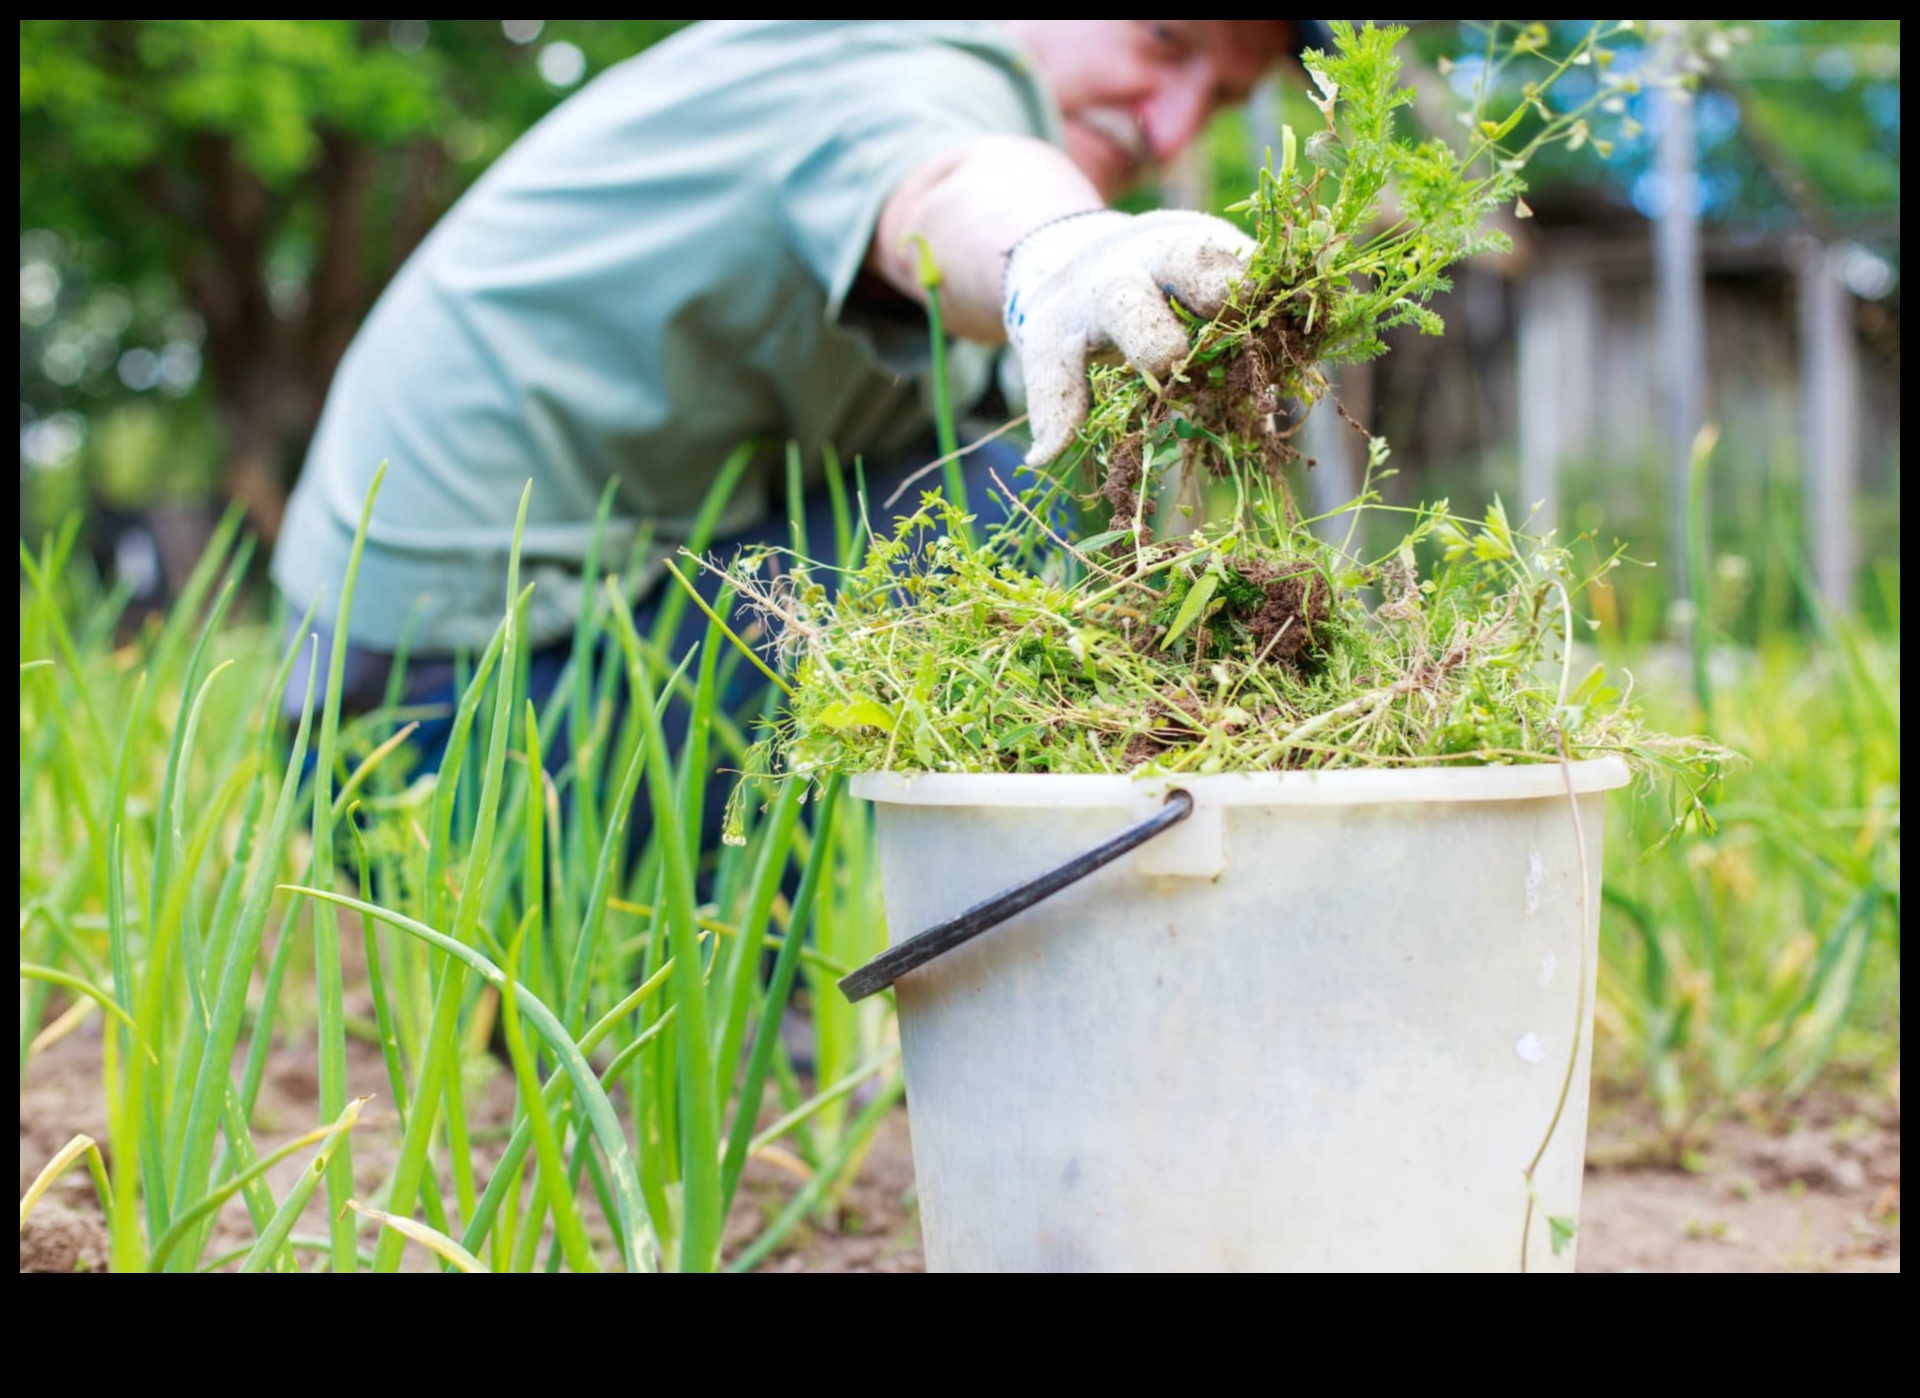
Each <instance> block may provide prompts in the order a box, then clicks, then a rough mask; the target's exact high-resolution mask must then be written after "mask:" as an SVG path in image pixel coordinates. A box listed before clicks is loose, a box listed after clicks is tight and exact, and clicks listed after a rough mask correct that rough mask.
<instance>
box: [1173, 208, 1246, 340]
mask: <svg viewBox="0 0 1920 1398" xmlns="http://www.w3.org/2000/svg"><path fill="white" fill-rule="evenodd" d="M1148 217H1151V215H1149V216H1148ZM1194 222H1195V223H1196V224H1198V225H1199V226H1198V227H1196V228H1193V229H1191V230H1188V229H1183V230H1182V232H1183V234H1185V236H1183V237H1180V238H1168V239H1164V240H1157V241H1156V242H1155V243H1154V244H1153V245H1152V248H1153V250H1152V255H1151V256H1150V258H1149V262H1148V271H1149V272H1150V273H1151V274H1152V276H1153V278H1154V280H1155V281H1157V282H1158V283H1159V285H1160V288H1161V290H1162V291H1164V292H1165V293H1166V294H1167V295H1169V296H1171V297H1173V298H1175V299H1176V300H1178V301H1179V302H1180V304H1181V305H1183V306H1185V307H1186V308H1187V309H1188V310H1189V311H1192V312H1193V313H1194V314H1195V315H1197V316H1199V317H1201V318H1202V319H1204V320H1210V319H1212V318H1213V317H1214V316H1216V315H1218V314H1220V312H1221V311H1222V310H1224V309H1225V308H1226V305H1227V301H1228V299H1229V298H1230V297H1231V296H1232V295H1233V284H1234V283H1235V282H1237V281H1239V280H1240V278H1241V277H1243V276H1245V275H1246V272H1247V261H1248V259H1249V258H1251V257H1252V256H1253V240H1252V239H1251V238H1249V237H1247V236H1246V235H1245V234H1244V233H1242V232H1241V231H1240V230H1239V229H1237V228H1235V227H1234V226H1233V225H1232V224H1230V223H1225V222H1223V221H1221V220H1219V219H1214V218H1208V219H1204V220H1200V219H1196V220H1194Z"/></svg>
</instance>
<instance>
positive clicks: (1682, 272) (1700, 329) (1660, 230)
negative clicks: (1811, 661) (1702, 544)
mask: <svg viewBox="0 0 1920 1398" xmlns="http://www.w3.org/2000/svg"><path fill="white" fill-rule="evenodd" d="M1657 115H1658V118H1659V122H1660V136H1659V152H1658V163H1657V166H1656V168H1657V169H1658V171H1659V173H1660V177H1661V180H1662V182H1663V183H1664V185H1665V187H1666V196H1665V201H1664V207H1663V208H1661V209H1660V210H1659V211H1658V214H1657V218H1656V221H1655V225H1654V242H1653V261H1654V292H1655V300H1656V315H1657V317H1658V324H1659V334H1660V369H1661V379H1662V380H1663V381H1664V384H1665V388H1666V446H1667V469H1668V471H1669V476H1668V500H1669V501H1670V502H1671V504H1670V511H1671V513H1670V515H1669V519H1670V527H1669V528H1668V531H1667V557H1666V559H1664V560H1663V562H1664V563H1666V565H1667V566H1668V567H1670V568H1671V569H1672V572H1673V577H1674V588H1675V592H1674V595H1675V597H1676V598H1679V597H1685V596H1686V595H1687V587H1688V585H1689V584H1688V579H1687V576H1686V539H1687V491H1688V485H1687V472H1688V463H1689V460H1690V458H1691V454H1692V450H1693V439H1694V436H1695V435H1696V434H1697V433H1698V432H1699V431H1700V427H1701V424H1702V423H1703V422H1704V421H1705V419H1706V383H1705V369H1706V363H1705V361H1706V289H1705V286H1704V285H1703V279H1702V273H1701V263H1700V212H1699V173H1698V169H1697V159H1696V157H1697V152H1696V149H1695V138H1694V126H1693V95H1692V94H1691V93H1688V92H1682V91H1677V90H1675V89H1673V88H1667V89H1664V90H1662V91H1661V92H1660V94H1659V110H1658V113H1657Z"/></svg>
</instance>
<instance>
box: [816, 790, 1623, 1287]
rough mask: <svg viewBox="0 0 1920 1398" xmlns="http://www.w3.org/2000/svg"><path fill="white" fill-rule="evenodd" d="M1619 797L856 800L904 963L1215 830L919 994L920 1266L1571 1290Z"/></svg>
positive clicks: (924, 982)
mask: <svg viewBox="0 0 1920 1398" xmlns="http://www.w3.org/2000/svg"><path fill="white" fill-rule="evenodd" d="M1627 779H1628V773H1627V769H1626V766H1625V764H1624V763H1622V762H1620V761H1619V760H1618V759H1606V760H1602V761H1596V762H1577V763H1573V764H1570V765H1568V766H1567V767H1564V768H1563V767H1561V766H1559V765H1557V764H1541V765H1538V766H1520V767H1479V768H1470V769H1455V770H1450V771H1442V770H1435V769H1422V770H1413V771H1397V772H1382V771H1366V772H1328V773H1318V774H1315V773H1297V772H1290V773H1266V774H1259V775H1252V776H1208V777H1194V778H1181V779H1156V780H1146V781H1135V780H1132V779H1129V778H1126V777H1102V776H1047V775H1034V776H960V775H951V776H950V775H925V776H903V775H898V774H891V773H882V774H870V775H866V776H862V777H858V778H856V779H855V780H854V783H853V792H854V794H855V795H857V796H861V797H865V798H866V799H868V800H871V801H874V802H876V803H877V804H878V808H879V811H878V814H879V834H880V856H881V868H882V877H883V880H884V884H885V892H886V900H887V923H888V927H889V929H890V933H891V936H892V937H893V939H894V941H895V942H898V941H901V940H904V939H905V938H906V937H909V936H911V935H913V934H914V933H916V932H918V931H920V930H921V929H922V928H925V927H928V926H931V925H932V924H934V923H937V922H940V921H942V920H943V919H946V918H949V917H952V916H954V915H955V914H957V913H959V912H962V911H964V910H965V909H967V908H968V907H971V906H972V905H973V904H975V903H978V902H980V901H981V900H982V899H984V898H986V897H989V896H991V895H992V894H995V893H997V892H999V891H1000V890H1002V889H1004V888H1007V887H1009V886H1011V885H1013V884H1016V883H1020V882H1024V881H1025V880H1028V879H1031V878H1034V877H1036V876H1038V875H1040V874H1042V873H1045V872H1046V871H1048V870H1049V869H1051V868H1053V867H1054V866H1055V865H1057V864H1060V863H1062V862H1064V861H1065V860H1067V859H1070V858H1072V857H1073V856H1074V855H1076V854H1079V853H1080V852H1082V851H1083V850H1086V849H1088V848H1090V847H1092V846H1094V845H1096V844H1099V843H1101V842H1102V841H1104V840H1106V839H1109V838H1111V837H1112V836H1114V835H1116V834H1118V833H1119V832H1120V831H1121V830H1123V829H1125V828H1126V827H1128V826H1129V825H1131V824H1132V823H1134V822H1135V821H1137V820H1139V819H1141V818H1143V817H1144V816H1146V815H1148V814H1151V813H1152V812H1153V811H1154V810H1156V809H1158V808H1159V807H1160V806H1161V804H1162V802H1163V800H1164V798H1165V794H1166V792H1167V790H1168V789H1169V788H1170V787H1174V786H1178V787H1180V788H1182V789H1183V790H1185V791H1187V792H1188V793H1190V794H1191V795H1192V797H1193V798H1194V803H1195V804H1194V810H1193V814H1192V815H1191V816H1189V817H1188V818H1187V819H1186V820H1185V821H1184V822H1182V823H1181V824H1179V825H1176V826H1174V827H1173V828H1172V829H1171V830H1169V831H1167V832H1166V833H1165V834H1163V835H1161V836H1159V837H1158V838H1156V839H1155V840H1153V841H1152V842H1150V843H1148V844H1147V845H1145V846H1143V847H1142V848H1140V849H1139V850H1137V851H1136V852H1134V853H1133V854H1131V855H1128V856H1126V857H1124V858H1122V859H1120V860H1119V861H1117V862H1115V863H1113V864H1111V865H1109V866H1108V867H1106V868H1104V869H1102V870H1100V871H1099V872H1098V873H1095V874H1094V875H1092V876H1091V877H1089V878H1087V879H1085V880H1084V881H1082V882H1080V883H1077V884H1075V885H1073V886H1072V887H1070V888H1068V889H1066V890H1065V891H1064V892H1061V893H1058V894H1056V895H1055V896H1054V897H1052V898H1051V899H1049V900H1047V901H1045V902H1043V903H1041V904H1039V905H1038V906H1037V907H1034V908H1032V909H1030V910H1029V911H1027V912H1024V913H1021V914H1019V915H1018V916H1016V917H1014V918H1013V919H1012V920H1010V921H1008V922H1007V923H1005V924H1004V925H1002V926H1000V927H997V928H994V929H993V930H992V931H989V932H987V933H986V934H985V935H983V936H981V937H979V938H977V939H976V940H974V941H972V942H969V943H968V944H966V945H964V946H961V947H959V948H957V949H955V950H954V951H951V952H949V953H947V954H946V955H945V956H943V957H941V958H940V959H939V960H937V961H934V962H932V963H930V964H928V965H926V966H923V967H921V968H920V969H918V970H915V971H912V972H910V973H908V974H907V975H905V976H904V977H902V978H901V979H900V981H899V982H898V984H897V986H896V992H897V995H898V1002H899V1011H900V1038H901V1044H902V1048H903V1051H904V1056H905V1064H906V1077H907V1100H908V1106H909V1111H910V1118H911V1124H912V1132H913V1157H914V1170H915V1175H916V1178H917V1181H918V1192H919V1199H920V1220H921V1232H922V1236H923V1238H924V1240H925V1245H926V1256H927V1266H928V1269H929V1270H931V1271H950V1272H964V1271H1149V1270H1151V1271H1161V1270H1166V1271H1176V1270H1178V1271H1198V1270H1247V1271H1254V1270H1258V1271H1486V1272H1502V1271H1506V1272H1511V1271H1517V1270H1520V1269H1521V1266H1522V1231H1523V1227H1524V1228H1525V1230H1526V1241H1525V1267H1526V1270H1529V1271H1542V1272H1547V1271H1562V1272H1564V1271H1571V1270H1572V1269H1573V1261H1574V1256H1573V1254H1574V1248H1573V1247H1572V1246H1567V1247H1565V1248H1563V1250H1562V1251H1561V1252H1560V1253H1559V1254H1557V1255H1556V1254H1555V1253H1554V1251H1553V1249H1552V1247H1551V1245H1550V1236H1549V1235H1550V1231H1551V1230H1550V1228H1549V1225H1548V1217H1549V1216H1559V1217H1577V1216H1578V1214H1579V1207H1580V1182H1581V1173H1582V1166H1583V1157H1584V1152H1585V1139H1586V1124H1587V1081H1588V1065H1589V1059H1590V1047H1591V1043H1592V1036H1591V1033H1590V1029H1591V1024H1592V1015H1593V979H1594V978H1593V968H1594V957H1595V954H1596V943H1597V938H1598V931H1599V917H1598V912H1599V894H1600V889H1599V880H1600V850H1601V835H1602V826H1603V819H1602V804H1603V801H1604V796H1603V793H1604V792H1605V791H1607V790H1608V789H1610V788H1613V787H1617V786H1620V785H1622V784H1624V783H1625V782H1626V781H1627ZM1569 784H1570V785H1571V787H1572V790H1573V792H1574V793H1575V796H1574V798H1573V799H1572V800H1570V799H1569V796H1568V786H1569ZM1576 802H1577V806H1578V811H1579V826H1580V828H1581V830H1582V831H1583V833H1584V838H1585V846H1586V856H1585V862H1584V870H1585V885H1586V886H1585V888H1584V890H1583V888H1582V869H1583V866H1582V860H1581V858H1580V855H1579V845H1578V842H1577V841H1576V838H1575V828H1576V823H1575V819H1574V810H1575V803H1576ZM1583 987H1584V992H1585V993H1584V996H1582V995H1581V991H1582V988H1583ZM1570 1061H1571V1063H1572V1080H1571V1085H1570V1087H1568V1089H1567V1091H1566V1092H1565V1105H1564V1108H1563V1109H1561V1110H1560V1114H1559V1120H1558V1123H1557V1125H1554V1126H1553V1129H1552V1133H1551V1139H1550V1140H1548V1139H1547V1138H1548V1134H1549V1126H1550V1124H1551V1123H1553V1121H1554V1116H1555V1111H1556V1104H1557V1103H1559V1102H1560V1101H1561V1098H1562V1088H1563V1084H1565V1083H1566V1082H1567V1071H1568V1065H1569V1062H1570ZM1543 1141H1547V1145H1546V1150H1545V1152H1544V1154H1542V1155H1541V1157H1540V1161H1539V1165H1538V1167H1537V1169H1536V1170H1535V1171H1534V1174H1533V1183H1532V1188H1533V1194H1534V1198H1535V1201H1536V1203H1535V1207H1534V1208H1533V1210H1532V1215H1531V1219H1530V1220H1529V1217H1528V1181H1527V1177H1526V1170H1527V1167H1528V1165H1529V1164H1530V1163H1531V1162H1532V1161H1533V1159H1534V1157H1535V1155H1536V1153H1537V1152H1539V1151H1540V1148H1541V1144H1542V1142H1543Z"/></svg>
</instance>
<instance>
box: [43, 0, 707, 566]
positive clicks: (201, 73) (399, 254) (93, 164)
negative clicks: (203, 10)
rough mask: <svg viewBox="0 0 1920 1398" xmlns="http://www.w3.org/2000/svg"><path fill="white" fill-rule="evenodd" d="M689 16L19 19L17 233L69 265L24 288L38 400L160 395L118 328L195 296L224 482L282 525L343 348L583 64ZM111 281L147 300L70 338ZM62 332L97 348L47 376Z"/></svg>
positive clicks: (630, 47) (53, 403) (86, 401)
mask: <svg viewBox="0 0 1920 1398" xmlns="http://www.w3.org/2000/svg"><path fill="white" fill-rule="evenodd" d="M681 23H682V21H674V20H608V21H568V22H564V23H562V22H554V23H549V24H546V25H544V26H543V25H539V24H538V23H537V22H534V21H512V22H508V23H506V24H502V23H501V22H499V21H492V20H460V21H444V20H435V21H432V22H428V21H424V20H399V21H386V20H157V19H156V20H23V21H22V22H21V25H20V211H21V231H22V234H23V236H24V235H26V234H28V233H29V232H38V233H40V234H41V235H43V236H41V237H40V239H39V241H38V242H37V243H36V244H35V253H34V255H35V257H36V258H37V259H39V260H43V261H46V262H48V263H49V264H50V267H51V275H49V274H48V273H44V272H37V273H36V274H35V275H36V277H38V278H39V283H38V285H37V287H36V294H39V293H45V295H44V296H43V297H42V299H43V300H44V301H45V302H46V304H45V305H44V306H39V305H38V303H36V306H37V307H38V309H37V310H36V313H35V314H34V315H33V316H32V317H29V316H28V315H27V314H26V306H27V303H26V301H25V299H23V303H22V304H23V319H22V384H21V388H22V402H23V407H24V409H25V410H29V411H31V412H32V413H34V414H35V415H36V416H39V417H45V416H48V415H50V414H54V413H58V412H60V411H61V410H62V409H69V410H71V409H73V408H75V407H78V408H80V409H81V410H82V411H85V412H88V413H89V414H93V415H97V414H99V413H100V412H101V411H102V410H103V409H110V408H111V406H112V403H113V401H114V400H116V399H122V398H125V397H127V396H129V395H137V394H138V393H140V392H143V391H146V389H143V388H142V387H141V384H142V375H141V374H139V373H128V372H118V373H116V368H117V367H118V366H119V364H120V361H119V360H118V358H117V353H118V352H120V349H121V346H120V344H119V343H118V342H119V341H121V340H130V341H131V344H130V345H129V346H128V347H138V345H139V340H140V337H141V336H143V335H145V336H150V337H153V336H160V335H161V334H163V331H162V329H161V326H162V324H163V322H164V321H165V320H166V317H167V314H168V312H169V309H170V308H171V307H175V306H177V305H184V306H185V307H186V308H188V309H190V311H191V312H192V313H193V317H197V320H198V322H199V326H200V328H201V333H203V334H204V356H205V366H206V382H205V388H204V390H203V394H202V395H201V396H202V397H203V400H204V401H205V402H206V403H207V405H208V406H209V407H210V408H212V409H213V410H214V411H215V412H216V413H217V416H218V420H219V423H220V426H221V428H222V429H223V430H224V433H225V436H226V445H227V448H228V452H229V457H230V460H231V462H232V465H231V467H230V470H229V484H230V485H231V486H233V487H234V488H236V489H237V490H239V491H240V493H241V494H242V495H243V496H244V497H245V498H246V499H247V500H248V503H249V505H250V507H251V509H252V512H253V514H254V516H255V519H256V522H257V523H259V524H260V525H261V526H263V527H265V528H267V529H269V530H271V528H272V526H273V525H274V523H276V522H277V517H278V499H279V496H280V493H281V491H282V489H283V486H284V482H285V480H286V479H287V478H288V476H289V475H290V473H291V468H292V467H293V466H295V465H297V460H298V453H299V450H300V447H301V445H302V444H303V443H304V441H305V438H306V435H307V433H308V432H309V431H310V430H311V427H312V424H313V421H314V418H315V416H316V415H317V413H318V410H319V407H320V403H321V401H322V399H323V397H324V395H325V391H326V385H327V382H328V379H329V378H330V376H331V374H332V371H333V366H334V364H335V362H336V361H337V359H338V358H339V355H340V353H341V352H342V351H343V350H344V349H345V347H346V344H347V342H348V340H349V339H350V338H351V336H352V334H353V331H354V329H355V327H356V326H357V325H358V324H359V322H360V319H361V317H362V316H363V315H364V314H365V313H366V311H367V309H368V308H369V307H370V306H371V304H372V302H373V299H374V297H376V296H377V295H378V294H379V291H380V288H381V287H382V286H383V285H384V284H385V282H386V280H387V278H388V277H390V276H391V275H392V273H393V272H394V271H395V270H396V269H397V268H398V266H399V264H400V263H401V261H402V260H404V258H405V257H406V255H407V253H408V252H410V251H411V250H412V248H413V246H414V245H415V244H416V243H417V242H418V241H419V240H420V238H421V237H423V236H424V235H425V233H426V231H427V230H428V228H430V227H431V226H432V223H433V221H434V219H435V218H436V217H438V215H439V214H440V213H441V212H442V211H443V210H444V209H445V208H446V207H447V206H448V205H449V204H450V203H451V202H452V201H453V200H454V199H455V198H457V197H458V195H459V193H460V191H461V190H462V189H463V188H465V186H466V185H467V184H468V183H469V182H470V181H471V180H472V179H473V178H474V177H475V176H476V175H478V173H479V172H480V171H481V170H482V169H484V168H485V167H486V165H487V163H488V162H489V161H490V160H491V159H492V158H493V157H494V156H496V155H498V154H499V153H500V152H501V151H502V150H504V149H505V148H506V147H507V146H508V145H509V144H511V143H512V141H513V140H514V139H515V138H516V137H518V136H519V134H520V133H521V132H522V131H524V130H525V129H526V128H527V127H528V126H530V125H531V124H532V123H533V122H535V121H536V120H538V119H539V118H540V117H541V116H542V115H543V114H544V113H545V112H546V111H548V110H549V109H550V108H551V107H552V106H553V105H554V104H555V103H556V102H557V101H558V100H559V99H560V98H561V97H562V96H563V95H564V94H565V91H566V90H567V89H568V88H570V87H572V86H573V85H574V84H575V83H577V82H578V81H580V80H581V78H582V77H583V76H590V75H592V74H593V73H595V72H597V71H600V70H601V69H603V68H605V67H606V66H608V65H609V64H611V63H614V62H617V61H619V60H620V59H623V58H626V57H628V56H631V55H632V54H634V53H637V52H639V51H640V50H642V49H644V48H646V47H647V46H648V45H649V44H652V43H654V42H655V41H657V40H659V39H661V38H663V37H665V35H667V34H668V33H670V32H672V31H673V30H674V29H676V28H678V27H679V25H680V24H681ZM45 235H51V237H50V238H49V237H48V236H45ZM27 260H28V256H27V249H26V248H25V247H24V246H23V258H22V266H23V274H24V269H25V267H26V265H27ZM23 285H24V281H23ZM103 287H105V288H113V289H114V291H115V294H117V295H118V296H120V297H121V298H122V299H124V300H126V301H127V302H129V304H130V306H131V310H130V313H129V314H127V315H125V316H113V315H108V316H105V317H102V316H100V315H98V314H94V315H93V316H92V318H91V319H92V322H97V323H82V324H80V325H79V326H78V328H75V326H73V325H68V326H66V328H65V329H64V330H63V328H62V321H63V319H71V318H73V317H80V318H82V319H83V322H84V320H85V318H86V317H87V315H88V312H89V308H90V305H91V298H92V297H93V295H94V293H95V292H97V291H98V290H99V289H100V288H103ZM116 321H117V322H118V324H117V325H116V324H115V322H116ZM176 324H177V317H176ZM103 326H104V327H105V329H107V330H112V331H113V338H114V339H115V341H116V343H115V344H113V345H105V346H104V347H103V342H102V340H101V338H100V337H101V335H102V334H103V333H104V330H103V328H102V327H103ZM29 332H32V333H29ZM62 334H65V335H66V336H67V339H68V340H71V341H73V343H74V344H75V345H76V346H77V345H78V344H79V343H80V341H81V340H86V349H85V352H84V353H80V354H79V357H78V359H77V360H76V361H75V363H74V365H73V366H72V367H73V372H72V374H71V375H69V374H67V373H64V372H62V373H59V374H58V375H57V376H55V377H49V376H46V375H42V374H37V373H34V372H32V368H33V366H34V365H35V364H37V362H38V360H39V357H40V355H41V354H42V353H43V352H44V351H46V350H48V349H50V348H52V347H53V345H54V344H56V343H64V341H59V340H58V339H57V337H58V336H60V335H62ZM89 334H91V335H92V336H93V338H92V339H90V340H87V339H86V337H87V336H88V335H89ZM159 348H161V346H160V345H157V344H156V345H154V346H152V347H151V349H152V350H158V349H159ZM76 353H78V351H76ZM63 379H64V380H66V382H62V381H61V380H63ZM176 386H177V385H176ZM149 387H151V386H149ZM25 425H26V413H25V412H24V411H23V429H24V427H25Z"/></svg>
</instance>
